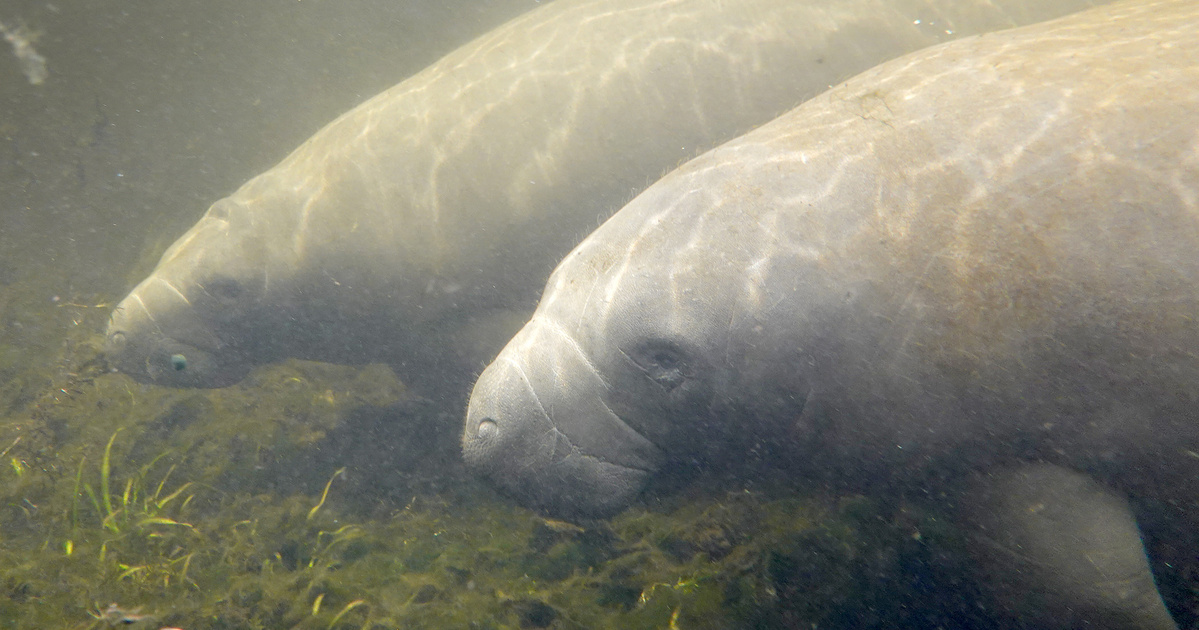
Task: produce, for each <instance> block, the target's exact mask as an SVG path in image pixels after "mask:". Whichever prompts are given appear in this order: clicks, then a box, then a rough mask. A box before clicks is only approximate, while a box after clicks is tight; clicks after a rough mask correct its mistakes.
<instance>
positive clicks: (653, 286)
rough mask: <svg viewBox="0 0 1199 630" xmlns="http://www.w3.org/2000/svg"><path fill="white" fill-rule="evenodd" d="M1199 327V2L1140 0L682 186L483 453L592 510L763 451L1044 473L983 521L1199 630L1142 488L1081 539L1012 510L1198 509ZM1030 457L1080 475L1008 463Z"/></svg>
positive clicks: (899, 71)
mask: <svg viewBox="0 0 1199 630" xmlns="http://www.w3.org/2000/svg"><path fill="white" fill-rule="evenodd" d="M1196 313H1199V4H1196V3H1194V2H1187V1H1183V0H1175V1H1169V0H1163V1H1159V2H1131V3H1120V4H1117V5H1110V6H1109V7H1103V8H1098V9H1094V10H1091V11H1088V12H1085V13H1082V14H1079V15H1076V16H1070V17H1067V18H1062V19H1060V20H1055V21H1052V22H1048V23H1045V24H1039V25H1035V26H1030V27H1024V28H1020V29H1016V30H1012V31H1007V32H1004V33H994V34H989V35H983V36H980V37H977V38H970V39H966V40H961V41H958V42H952V43H948V44H945V45H943V46H937V47H933V48H930V49H925V50H923V51H919V52H916V53H913V54H911V55H908V56H906V57H902V58H899V59H896V60H894V61H891V62H888V63H885V64H882V65H880V66H878V67H876V68H874V69H872V70H869V71H867V72H865V73H863V74H861V75H859V76H857V77H855V78H853V79H851V80H850V81H848V82H847V83H845V84H844V85H841V86H838V87H836V88H833V89H832V90H830V91H828V92H826V93H825V94H823V95H821V96H818V97H816V98H814V99H812V100H810V101H808V102H807V103H805V104H803V105H801V106H799V107H798V108H796V109H794V110H793V111H791V112H789V113H787V114H785V115H783V116H782V117H780V118H778V119H777V120H775V121H774V122H771V123H769V124H767V125H764V126H762V127H760V128H759V129H757V130H755V131H753V132H750V133H748V134H746V135H744V136H743V137H741V138H739V139H737V140H735V141H733V142H730V143H727V144H725V145H723V146H721V147H719V148H717V149H715V150H713V151H711V152H709V153H707V154H705V155H702V156H700V157H698V158H696V159H695V160H692V161H691V162H689V163H687V164H686V165H684V166H683V167H681V168H679V169H678V170H676V171H674V172H673V173H671V174H669V175H667V176H666V177H664V178H663V179H661V180H660V181H659V182H657V183H655V184H654V185H653V186H651V187H650V188H649V189H647V190H646V191H645V192H644V193H642V194H641V195H640V196H638V197H637V198H636V199H634V200H633V201H632V202H631V203H630V204H628V205H627V206H626V207H625V208H623V209H622V210H621V211H620V212H618V213H617V214H616V215H615V216H614V217H613V218H612V219H610V220H609V221H608V222H606V223H605V224H604V225H603V226H602V227H601V228H599V229H598V230H596V231H595V232H594V233H592V234H591V235H590V236H589V237H588V238H587V239H585V240H584V241H583V242H582V243H581V244H580V245H579V246H578V247H577V248H576V249H575V250H574V251H573V252H571V253H570V254H569V255H568V256H566V258H565V259H564V260H563V261H562V263H561V264H560V265H559V267H558V268H557V270H556V271H555V272H554V273H553V275H552V276H551V277H550V280H549V282H548V284H547V286H546V289H545V293H544V295H543V296H542V299H541V302H540V305H539V306H538V309H537V311H536V312H535V314H534V315H533V317H532V319H531V321H530V322H529V323H528V324H527V325H526V326H525V327H524V328H523V329H522V330H521V331H520V332H519V333H518V334H517V335H516V336H515V337H514V338H513V339H512V341H511V342H510V343H509V344H508V345H507V346H506V347H505V348H504V350H503V351H502V352H501V353H500V355H499V356H498V357H497V359H496V360H495V361H494V362H493V363H492V364H491V365H490V366H489V367H488V368H487V369H486V370H485V371H484V372H483V374H482V375H481V377H480V378H479V381H478V382H477V384H476V386H475V388H474V392H473V394H472V397H471V402H470V408H469V411H468V418H467V422H466V427H465V432H464V437H463V444H464V453H465V456H466V459H467V462H468V464H469V465H471V466H472V467H474V468H475V469H476V470H478V471H479V472H481V473H482V474H483V475H485V476H486V477H487V478H489V479H490V480H492V481H493V482H494V483H496V484H497V485H499V486H500V487H501V488H502V489H504V490H505V491H506V492H508V493H509V494H512V495H513V496H515V497H517V498H519V499H520V500H522V501H524V502H525V503H527V504H529V505H532V506H535V507H539V508H543V509H546V510H549V511H554V512H559V513H567V514H579V513H583V514H593V515H594V514H601V515H602V514H608V513H611V512H613V511H616V510H619V509H621V508H622V507H623V506H625V505H627V504H628V503H629V502H630V501H631V500H633V499H634V498H635V497H636V496H637V494H638V493H639V492H640V491H641V489H642V488H643V487H644V485H645V484H646V483H647V482H648V481H649V480H650V479H651V478H653V477H654V476H655V475H657V474H659V473H660V472H661V471H662V470H663V469H669V468H673V467H677V466H681V465H686V464H687V463H688V462H692V461H705V462H707V463H708V464H709V465H712V466H717V467H719V466H721V465H722V462H723V463H725V464H731V463H732V462H734V461H738V460H741V459H744V458H746V457H748V456H749V454H750V451H749V450H748V449H750V448H757V447H759V446H762V445H767V446H773V447H776V448H778V449H779V450H781V451H782V452H784V453H788V454H789V455H788V458H789V459H790V460H792V461H794V462H795V463H796V464H797V465H799V466H801V467H803V468H805V469H806V470H809V471H812V472H818V474H820V475H822V477H821V478H837V479H844V480H849V481H854V482H859V485H860V486H867V487H870V486H872V487H874V488H885V487H892V488H893V487H896V486H898V487H903V484H904V483H905V482H907V480H911V479H916V478H924V477H921V475H928V474H930V473H931V471H948V472H941V473H936V474H932V477H933V478H937V477H938V474H939V475H940V476H949V475H952V474H958V473H960V472H961V471H962V469H963V468H965V469H966V470H967V471H969V472H970V474H971V475H974V476H978V477H981V478H984V479H985V478H987V477H989V476H991V475H993V474H994V475H995V476H996V477H997V478H999V477H1006V478H1014V479H1017V480H1019V481H1016V482H1013V483H1012V484H1009V485H1007V486H1003V487H1011V488H1019V487H1022V484H1026V482H1025V481H1023V479H1025V478H1026V477H1027V478H1034V479H1040V478H1044V479H1047V481H1044V482H1029V483H1031V486H1030V487H1031V490H1029V492H1028V493H1024V491H1023V490H1017V489H1012V490H1005V491H1002V492H999V495H1000V496H998V497H997V498H995V500H993V501H991V500H988V501H980V502H979V504H978V507H976V508H975V510H974V514H973V515H972V516H971V519H972V520H974V521H976V522H978V523H981V525H979V527H980V528H981V529H984V530H985V529H987V527H988V525H987V524H988V523H994V524H996V525H995V527H997V528H998V529H999V530H1001V531H1002V532H1003V533H1005V534H1010V535H1011V536H1013V537H1015V538H1016V539H1017V540H1018V541H1019V542H1020V544H1021V545H1022V546H1023V547H1024V548H1026V549H1033V548H1038V547H1039V548H1043V549H1046V550H1048V551H1053V552H1055V553H1058V555H1060V556H1062V557H1066V558H1070V559H1071V560H1062V562H1063V563H1068V562H1077V563H1078V564H1070V565H1069V566H1065V567H1059V568H1064V569H1070V570H1069V571H1061V572H1058V571H1053V570H1050V571H1048V572H1046V573H1045V574H1043V575H1042V576H1041V578H1042V580H1041V581H1037V580H1036V579H1030V580H1029V582H1030V583H1032V584H1035V585H1038V586H1044V587H1045V590H1047V591H1048V592H1050V593H1054V594H1064V595H1065V596H1066V599H1067V600H1068V604H1066V605H1063V608H1061V609H1058V608H1053V607H1049V606H1047V607H1046V610H1045V611H1043V614H1047V615H1049V616H1050V617H1052V616H1054V615H1055V614H1056V613H1058V612H1060V611H1061V610H1066V609H1069V610H1083V609H1086V608H1085V606H1084V607H1081V608H1079V607H1075V606H1074V604H1075V603H1077V602H1076V601H1074V600H1070V598H1071V597H1073V598H1075V599H1076V600H1077V599H1087V600H1088V601H1090V600H1089V599H1088V598H1091V596H1092V595H1094V596H1095V597H1094V599H1095V600H1096V601H1104V602H1108V600H1107V599H1104V598H1105V597H1108V595H1109V594H1110V593H1108V592H1107V591H1103V589H1102V588H1100V584H1099V578H1098V577H1096V578H1094V580H1095V581H1091V582H1088V580H1089V579H1091V578H1079V579H1078V580H1077V581H1076V582H1077V584H1076V586H1074V587H1063V586H1060V585H1059V586H1054V585H1046V584H1045V582H1048V581H1049V580H1050V577H1053V576H1057V577H1054V579H1058V578H1060V579H1061V580H1062V581H1063V582H1066V581H1068V580H1067V577H1070V579H1073V578H1072V576H1073V575H1074V573H1073V572H1072V571H1073V570H1074V569H1079V570H1080V571H1081V570H1082V569H1087V570H1089V567H1091V566H1095V565H1093V564H1090V563H1092V562H1094V563H1097V564H1099V565H1101V564H1102V562H1103V560H1102V558H1104V557H1107V556H1105V555H1104V553H1105V552H1106V550H1107V548H1106V547H1102V545H1106V544H1108V543H1096V544H1099V545H1101V548H1098V549H1093V548H1088V547H1087V546H1086V544H1084V543H1083V542H1080V541H1086V540H1096V541H1102V540H1115V541H1117V543H1112V544H1118V545H1121V546H1122V547H1121V553H1120V554H1112V556H1111V557H1113V558H1114V557H1119V558H1121V559H1120V560H1112V561H1111V562H1112V563H1114V565H1115V566H1113V567H1109V568H1112V570H1113V573H1114V574H1118V575H1129V576H1132V577H1130V578H1129V580H1130V583H1136V584H1138V585H1140V586H1138V587H1137V588H1131V589H1129V592H1130V593H1133V594H1134V595H1135V596H1136V597H1138V598H1140V599H1139V600H1138V601H1139V602H1140V603H1139V604H1137V605H1136V606H1133V605H1132V604H1129V603H1128V602H1125V601H1123V600H1121V601H1120V602H1117V603H1115V604H1112V605H1113V606H1115V608H1114V609H1115V610H1118V611H1122V612H1127V609H1125V608H1121V606H1130V607H1133V608H1135V609H1136V610H1137V611H1142V608H1143V610H1147V611H1149V612H1145V613H1144V614H1143V615H1141V616H1139V617H1138V616H1137V614H1140V613H1137V614H1131V615H1130V616H1131V618H1133V619H1134V621H1133V622H1132V625H1128V626H1123V625H1120V624H1116V623H1114V622H1113V623H1112V624H1111V625H1110V626H1102V627H1137V628H1143V627H1154V628H1166V627H1173V622H1172V621H1170V620H1169V616H1168V615H1166V613H1165V610H1164V608H1163V607H1162V606H1161V602H1160V600H1158V599H1157V597H1156V593H1155V592H1154V591H1153V590H1152V589H1153V586H1152V585H1153V582H1152V578H1151V577H1149V573H1148V567H1147V566H1146V565H1145V563H1144V553H1143V552H1142V551H1141V550H1140V549H1141V548H1140V541H1139V539H1137V537H1136V526H1135V523H1134V522H1133V521H1132V518H1131V515H1130V514H1128V509H1127V506H1126V502H1125V500H1124V499H1123V498H1122V497H1120V496H1119V494H1118V493H1117V494H1112V495H1106V494H1105V492H1115V491H1114V490H1102V489H1097V490H1094V491H1093V492H1092V491H1090V490H1088V491H1087V493H1084V494H1085V496H1083V495H1078V496H1081V497H1082V498H1079V499H1078V502H1079V505H1078V506H1077V507H1076V508H1072V509H1070V510H1062V511H1061V513H1062V514H1064V515H1065V516H1063V518H1066V517H1067V516H1070V515H1079V514H1081V515H1083V517H1082V518H1078V519H1077V521H1076V522H1074V524H1073V525H1071V524H1069V523H1067V524H1065V525H1061V526H1057V525H1054V524H1047V523H1046V522H1044V521H1043V520H1042V521H1037V519H1036V517H1034V516H1030V518H1031V519H1032V522H1025V521H1021V520H1020V519H1019V518H1016V514H1014V513H1011V512H1010V510H1009V509H1008V508H1004V507H996V506H1004V505H1009V504H1020V505H1027V506H1030V507H1029V508H1028V509H1030V510H1033V507H1035V506H1036V505H1038V501H1037V500H1030V499H1027V497H1028V496H1033V497H1037V496H1038V495H1043V496H1048V497H1055V496H1074V495H1076V494H1077V493H1071V492H1066V491H1062V492H1058V491H1056V490H1054V488H1071V487H1076V486H1077V487H1081V485H1080V483H1079V482H1076V481H1075V480H1073V478H1072V477H1071V475H1073V474H1077V473H1074V472H1071V471H1078V472H1082V473H1089V474H1094V475H1095V476H1096V478H1099V479H1102V481H1103V482H1105V483H1106V484H1111V485H1110V487H1111V488H1116V489H1118V490H1122V491H1125V492H1128V493H1130V494H1132V495H1134V496H1156V497H1159V498H1161V499H1162V500H1164V501H1166V502H1167V503H1171V504H1175V505H1179V506H1184V507H1183V509H1182V510H1180V512H1181V513H1182V515H1183V516H1182V518H1193V517H1191V516H1186V515H1187V514H1188V513H1190V514H1193V513H1195V512H1196V511H1195V510H1194V506H1195V502H1196V499H1197V498H1199V493H1197V492H1196V488H1195V485H1196V484H1195V480H1196V479H1199V457H1196V456H1195V453H1197V452H1199V404H1197V402H1199V355H1197V352H1199V351H1197V349H1199V323H1197V318H1196ZM1020 462H1043V463H1046V464H1052V465H1053V466H1054V467H1057V470H1058V471H1060V472H1053V473H1050V474H1048V475H1040V474H1039V473H1038V474H1036V475H1024V474H1023V473H1012V474H1014V475H1015V477H1008V475H1009V473H1006V472H1005V473H1000V472H999V471H1000V470H1006V469H1007V467H1008V466H1013V465H1016V466H1018V465H1019V463H1020ZM953 471H958V473H954V472H953ZM993 471H994V472H993ZM1022 475H1024V476H1022ZM965 476H970V475H965ZM1082 485H1085V484H1082ZM977 494H978V493H975V495H977ZM1185 506H1191V507H1190V508H1187V507H1185ZM1046 513H1047V514H1048V513H1050V512H1046ZM1028 514H1030V515H1033V514H1036V510H1033V511H1031V512H1028ZM1087 515H1090V516H1093V517H1094V518H1087V517H1086V516H1087ZM1096 515H1097V516H1096ZM1175 516H1176V517H1177V516H1178V515H1175ZM1045 518H1048V517H1045ZM1117 521H1119V522H1120V523H1123V524H1122V525H1119V526H1116V525H1115V523H1116V522H1117ZM1129 523H1132V525H1128V524H1129ZM1088 524H1097V525H1108V524H1112V527H1111V528H1110V530H1111V531H1110V532H1108V533H1104V534H1103V535H1098V534H1096V535H1094V536H1090V534H1087V535H1084V533H1085V532H1082V531H1080V530H1076V529H1071V527H1078V528H1081V527H1084V526H1088ZM1054 532H1061V535H1062V536H1063V537H1064V538H1063V539H1062V540H1057V539H1054V540H1052V541H1050V542H1046V536H1050V535H1051V534H1053V533H1054ZM1074 534H1077V536H1074ZM1109 534H1110V536H1109ZM1013 548H1015V547H1013ZM1130 550H1132V551H1130ZM1067 552H1069V553H1067ZM1092 552H1097V553H1092ZM1045 555H1046V556H1049V557H1051V558H1052V557H1055V556H1053V554H1052V553H1048V552H1047V553H1046V554H1045ZM1096 557H1099V558H1100V559H1099V560H1095V558H1096ZM1083 558H1086V560H1085V564H1084V560H1083ZM1130 558H1132V559H1136V558H1139V564H1137V563H1136V562H1133V560H1130ZM1047 562H1048V560H1047ZM1082 573H1084V574H1086V575H1091V574H1087V573H1086V571H1082ZM1062 576H1067V577H1062ZM1112 579H1115V578H1112ZM1017 582H1018V580H1017ZM1146 585H1147V586H1146ZM1108 586H1111V585H1108ZM1105 588H1106V587H1105ZM1114 590H1116V589H1113V591H1114ZM1100 591H1102V593H1099V592H1100ZM1096 593H1099V594H1096ZM1113 597H1115V596H1114V595H1113ZM1130 597H1132V595H1130ZM1108 603H1110V602H1108ZM1105 605H1106V604H1105ZM1142 605H1143V607H1142ZM1086 610H1091V609H1086ZM1099 610H1101V611H1102V610H1108V612H1110V609H1103V608H1102V607H1100V608H1099ZM1092 612H1093V611H1092ZM1088 614H1090V613H1088ZM1095 614H1096V615H1099V616H1097V617H1090V619H1092V620H1094V619H1100V618H1103V617H1102V615H1103V614H1107V613H1095ZM1056 616H1057V617H1058V622H1061V621H1062V619H1065V616H1063V615H1061V614H1057V615H1056Z"/></svg>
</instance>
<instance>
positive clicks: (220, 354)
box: [106, 199, 268, 387]
mask: <svg viewBox="0 0 1199 630" xmlns="http://www.w3.org/2000/svg"><path fill="white" fill-rule="evenodd" d="M239 210H241V208H239V207H238V206H237V204H236V203H235V202H233V201H231V200H229V199H226V200H222V201H219V202H217V203H216V204H214V205H213V206H212V207H211V208H210V209H209V211H208V213H207V214H205V216H204V217H203V218H202V219H201V220H200V221H199V222H198V223H197V224H196V225H194V226H193V227H192V228H191V229H190V230H188V232H187V233H185V234H184V235H183V236H182V237H181V238H180V239H179V240H177V241H176V242H175V243H174V244H173V245H172V246H171V247H170V248H169V249H168V250H167V251H166V253H165V254H163V256H162V259H161V260H160V261H159V263H158V267H157V268H155V270H154V272H153V273H151V274H150V276H149V277H147V278H146V279H145V280H143V281H142V282H141V283H140V284H138V285H137V286H136V287H135V288H134V289H133V290H132V291H131V292H130V293H129V295H128V296H126V297H125V299H123V300H122V301H121V302H120V303H119V304H118V305H117V307H116V309H115V310H114V311H113V314H112V317H111V319H110V320H109V324H108V331H107V343H106V354H107V356H108V360H109V362H110V364H112V365H113V367H115V368H117V369H119V370H120V371H121V372H124V373H126V374H129V375H130V376H132V377H133V378H135V379H137V380H139V381H143V382H152V383H157V384H160V385H166V386H172V387H223V386H226V385H230V384H233V383H235V382H237V381H239V380H240V379H241V378H243V377H244V376H245V375H246V373H247V372H248V371H249V369H250V367H252V366H253V365H254V364H257V363H260V362H261V360H260V359H259V357H257V356H255V355H256V353H257V352H258V350H257V349H256V347H255V346H256V345H257V343H258V342H257V340H256V339H255V336H256V333H257V332H258V331H256V330H251V325H253V327H254V328H255V329H258V328H260V327H259V326H258V324H260V323H261V321H259V318H260V317H264V316H267V315H266V314H264V313H263V312H262V311H263V309H262V308H261V305H262V304H263V302H264V300H263V295H264V293H265V290H266V288H267V281H268V270H267V267H266V265H265V264H264V262H265V261H264V259H265V257H266V256H267V251H266V246H265V244H264V243H263V239H262V237H261V236H260V235H261V234H262V231H261V230H256V229H246V228H247V226H245V225H236V224H237V223H238V222H246V221H247V220H248V218H247V217H245V216H244V215H245V214H246V213H244V212H239ZM238 215H242V216H238Z"/></svg>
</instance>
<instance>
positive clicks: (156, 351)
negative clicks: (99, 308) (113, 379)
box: [104, 314, 249, 388]
mask: <svg viewBox="0 0 1199 630" xmlns="http://www.w3.org/2000/svg"><path fill="white" fill-rule="evenodd" d="M200 336H201V337H203V336H204V335H200ZM208 346H213V344H211V343H208V340H207V339H206V340H205V341H202V342H198V343H189V342H188V340H185V339H179V338H176V337H171V336H168V335H166V334H164V333H163V332H162V331H161V330H159V328H158V326H157V322H155V321H154V320H153V319H152V318H147V319H145V320H142V321H131V320H130V319H129V318H128V317H124V316H120V315H119V314H114V316H113V318H112V320H111V321H110V322H109V327H108V331H107V334H106V338H105V344H104V356H105V358H106V359H107V360H108V362H109V364H110V365H112V366H113V367H114V368H116V369H117V370H119V371H120V372H121V373H123V374H127V375H129V376H130V377H132V378H133V379H135V380H137V381H141V382H144V383H154V384H157V385H166V386H170V387H202V388H216V387H227V386H229V385H233V384H234V383H237V382H238V381H240V380H241V379H242V378H243V377H245V375H246V373H248V371H249V370H248V368H241V367H240V366H241V364H242V363H243V362H241V361H238V360H237V357H236V356H235V354H233V353H231V352H230V351H229V349H228V348H220V349H218V348H215V347H211V348H210V347H208Z"/></svg>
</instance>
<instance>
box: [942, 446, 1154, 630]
mask: <svg viewBox="0 0 1199 630" xmlns="http://www.w3.org/2000/svg"><path fill="white" fill-rule="evenodd" d="M973 490H974V491H973V492H970V493H968V495H967V498H966V499H965V501H964V505H963V506H962V507H964V508H965V513H964V516H965V519H964V520H965V521H967V522H969V523H970V525H971V526H972V527H973V529H974V534H975V536H974V538H975V540H974V541H973V544H972V553H973V554H974V555H975V556H976V558H977V560H978V565H979V572H980V576H981V579H980V582H982V584H981V586H982V587H983V590H984V592H986V593H987V594H988V595H990V596H992V597H993V599H994V602H995V605H996V607H997V608H998V609H999V610H1001V611H1003V612H1004V613H1006V614H1009V615H1011V616H1013V617H1015V618H1017V619H1019V621H1020V622H1021V624H1020V625H1021V627H1023V626H1025V625H1028V626H1031V627H1036V628H1084V627H1085V628H1111V629H1117V628H1118V629H1134V628H1135V629H1137V630H1149V629H1153V630H1176V629H1177V626H1176V625H1175V623H1174V621H1173V619H1172V618H1171V617H1170V613H1169V612H1168V611H1167V610H1166V606H1165V604H1164V603H1163V602H1162V599H1161V597H1160V596H1159V595H1158V592H1157V587H1156V585H1155V584H1154V581H1153V574H1152V573H1151V571H1150V569H1149V562H1148V560H1147V558H1146V557H1145V548H1144V546H1143V545H1142V543H1141V537H1140V532H1139V530H1138V529H1137V524H1136V521H1135V520H1134V518H1133V515H1132V511H1131V509H1130V508H1129V505H1128V501H1127V500H1125V498H1124V497H1122V496H1120V495H1119V494H1118V493H1117V492H1115V491H1113V490H1111V489H1108V488H1106V487H1104V486H1102V485H1101V484H1099V483H1097V482H1095V481H1094V480H1092V479H1090V478H1089V477H1087V476H1086V475H1082V474H1080V473H1077V472H1074V471H1072V470H1068V469H1065V468H1061V467H1058V466H1052V465H1047V464H1033V465H1028V466H1024V467H1020V468H1014V469H1003V470H997V471H993V472H992V473H990V474H989V475H988V476H987V477H986V478H985V479H981V480H979V481H978V482H976V484H975V487H974V488H973Z"/></svg>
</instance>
